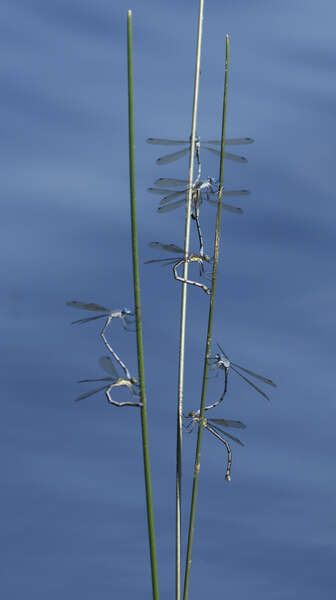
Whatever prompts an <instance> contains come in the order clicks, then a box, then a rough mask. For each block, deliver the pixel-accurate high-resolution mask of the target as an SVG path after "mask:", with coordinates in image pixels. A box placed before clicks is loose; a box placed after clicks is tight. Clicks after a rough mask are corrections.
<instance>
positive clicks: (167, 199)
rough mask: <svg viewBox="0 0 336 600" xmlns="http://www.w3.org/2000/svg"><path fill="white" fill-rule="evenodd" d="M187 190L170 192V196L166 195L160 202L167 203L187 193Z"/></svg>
mask: <svg viewBox="0 0 336 600" xmlns="http://www.w3.org/2000/svg"><path fill="white" fill-rule="evenodd" d="M186 191H187V190H177V191H176V192H170V194H168V196H164V197H163V198H162V200H161V202H160V204H165V203H166V202H170V200H175V198H179V197H180V196H183V195H184V194H185V193H186Z"/></svg>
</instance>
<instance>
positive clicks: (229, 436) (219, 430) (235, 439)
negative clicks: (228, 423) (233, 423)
mask: <svg viewBox="0 0 336 600" xmlns="http://www.w3.org/2000/svg"><path fill="white" fill-rule="evenodd" d="M211 429H214V430H215V431H217V433H218V432H220V433H222V434H223V435H225V437H228V438H229V439H230V440H232V441H233V442H236V443H237V444H239V445H240V446H245V444H244V443H243V442H242V441H241V440H240V439H239V438H237V437H235V436H234V435H231V433H228V432H227V431H224V429H221V428H220V427H215V425H213V426H212V427H209V431H211Z"/></svg>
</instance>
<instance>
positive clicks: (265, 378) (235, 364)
mask: <svg viewBox="0 0 336 600" xmlns="http://www.w3.org/2000/svg"><path fill="white" fill-rule="evenodd" d="M231 365H233V366H234V367H237V368H238V369H241V370H242V371H244V373H248V375H252V377H255V378H256V379H260V380H261V381H263V382H264V383H268V385H272V386H273V387H275V388H276V387H277V385H276V383H274V381H272V380H271V379H268V378H267V377H264V376H263V375H259V374H258V373H255V372H254V371H250V370H249V369H245V367H241V366H240V365H237V363H231Z"/></svg>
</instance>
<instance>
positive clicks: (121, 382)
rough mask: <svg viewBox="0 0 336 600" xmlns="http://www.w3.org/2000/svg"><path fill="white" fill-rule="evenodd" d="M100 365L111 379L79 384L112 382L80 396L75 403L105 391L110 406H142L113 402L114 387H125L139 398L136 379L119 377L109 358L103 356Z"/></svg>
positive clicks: (103, 378) (82, 381)
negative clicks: (112, 390) (112, 391)
mask: <svg viewBox="0 0 336 600" xmlns="http://www.w3.org/2000/svg"><path fill="white" fill-rule="evenodd" d="M98 362H99V364H100V366H101V367H102V368H103V369H104V371H106V372H107V373H109V375H110V376H109V377H101V378H99V379H81V380H80V381H79V382H78V383H87V382H91V381H92V382H93V381H105V382H111V383H105V385H102V386H100V387H99V388H95V389H94V390H90V391H89V392H85V393H84V394H81V395H80V396H78V397H77V398H76V399H75V401H76V402H77V401H79V400H84V398H88V397H89V396H93V395H94V394H97V393H98V392H100V391H102V390H104V391H105V395H106V398H107V401H108V402H109V403H110V404H113V405H114V406H142V403H141V402H116V401H115V400H112V398H111V395H110V392H111V389H112V388H114V387H121V386H125V387H127V388H128V389H129V391H130V392H131V394H132V395H133V396H138V395H139V394H138V392H137V391H135V389H134V386H137V385H138V384H137V380H136V379H135V378H134V377H129V378H126V377H119V375H118V373H117V370H116V368H115V366H114V364H113V362H112V360H111V358H110V357H109V356H102V357H101V358H99V361H98Z"/></svg>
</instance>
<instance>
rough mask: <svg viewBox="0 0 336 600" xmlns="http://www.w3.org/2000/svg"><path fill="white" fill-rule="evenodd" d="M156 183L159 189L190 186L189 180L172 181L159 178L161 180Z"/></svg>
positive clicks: (168, 178)
mask: <svg viewBox="0 0 336 600" xmlns="http://www.w3.org/2000/svg"><path fill="white" fill-rule="evenodd" d="M154 183H155V185H157V186H159V187H161V186H163V187H165V186H166V187H178V186H180V185H188V181H187V179H171V178H170V177H159V179H156V180H155V181H154Z"/></svg>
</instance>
